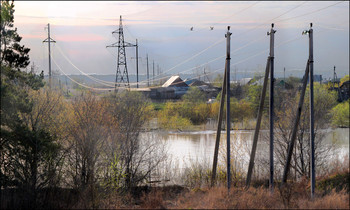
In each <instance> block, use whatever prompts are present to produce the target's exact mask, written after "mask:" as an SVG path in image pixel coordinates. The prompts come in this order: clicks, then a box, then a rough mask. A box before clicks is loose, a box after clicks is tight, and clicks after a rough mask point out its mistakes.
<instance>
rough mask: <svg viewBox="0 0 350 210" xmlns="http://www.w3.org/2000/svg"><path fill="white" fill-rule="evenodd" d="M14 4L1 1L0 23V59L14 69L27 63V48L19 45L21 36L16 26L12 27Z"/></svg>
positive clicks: (23, 66)
mask: <svg viewBox="0 0 350 210" xmlns="http://www.w3.org/2000/svg"><path fill="white" fill-rule="evenodd" d="M14 12H15V10H14V4H13V1H12V2H11V3H10V2H9V1H8V0H7V1H3V0H2V1H1V24H0V29H1V33H0V40H1V51H0V54H1V56H0V59H1V60H0V61H1V64H2V65H3V66H4V65H6V66H9V67H11V68H14V69H16V70H20V68H25V67H27V66H28V65H29V55H28V53H29V51H30V49H29V48H26V47H24V45H20V41H21V40H22V37H21V36H19V35H18V33H17V28H14V27H13V26H14V25H13V21H14V15H13V14H14Z"/></svg>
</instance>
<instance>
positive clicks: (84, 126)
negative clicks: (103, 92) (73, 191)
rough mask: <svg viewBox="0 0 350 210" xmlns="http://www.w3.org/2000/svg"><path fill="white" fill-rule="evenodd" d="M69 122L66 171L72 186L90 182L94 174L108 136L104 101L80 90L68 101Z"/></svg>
mask: <svg viewBox="0 0 350 210" xmlns="http://www.w3.org/2000/svg"><path fill="white" fill-rule="evenodd" d="M72 112H73V113H72V119H71V122H70V124H69V134H70V136H71V141H70V145H69V148H70V149H71V152H70V156H69V162H68V163H67V164H69V165H70V166H71V167H70V170H69V173H70V175H71V176H72V178H73V184H74V186H75V187H76V188H80V189H85V188H86V187H87V186H88V185H90V186H91V185H93V184H95V183H96V181H97V176H98V165H97V163H98V160H99V157H100V154H101V150H102V149H103V148H104V144H105V142H106V139H107V137H108V130H109V128H108V121H107V120H106V114H107V113H106V109H105V105H104V101H103V100H101V99H98V98H97V97H96V96H93V95H92V94H91V93H83V94H82V95H81V96H79V97H76V98H75V99H74V101H73V102H72Z"/></svg>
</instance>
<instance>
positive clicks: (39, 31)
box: [14, 1, 349, 79]
mask: <svg viewBox="0 0 350 210" xmlns="http://www.w3.org/2000/svg"><path fill="white" fill-rule="evenodd" d="M120 16H122V23H123V31H124V40H125V41H126V42H129V43H131V44H135V43H136V39H137V40H138V57H139V73H140V74H146V66H147V59H146V57H147V55H148V61H149V71H150V72H152V71H153V62H154V65H155V72H156V73H157V69H158V68H159V69H160V71H162V72H163V73H167V74H178V73H194V74H197V75H200V74H202V73H203V71H204V69H205V71H206V72H207V73H209V74H217V73H223V72H224V65H225V56H226V39H225V34H226V32H227V26H230V32H231V33H232V35H231V37H230V38H231V40H230V47H231V48H230V52H231V71H232V72H233V71H234V72H237V73H241V74H243V75H245V76H248V75H253V74H262V72H263V71H264V68H265V65H266V60H267V57H268V56H269V47H270V36H268V35H267V32H268V31H270V29H271V23H274V30H276V33H275V40H274V49H275V50H274V53H275V59H274V60H275V76H276V77H283V72H284V68H285V75H286V76H300V75H302V74H303V72H304V70H305V65H306V62H307V59H308V53H309V39H308V36H305V35H304V36H303V35H302V31H304V30H309V29H310V23H313V27H312V28H313V31H314V74H321V75H323V78H327V79H328V78H330V77H333V68H334V66H336V73H337V76H338V77H343V76H344V75H346V74H349V1H319V2H317V1H193V2H191V1H137V2H136V1H15V23H14V25H15V27H17V29H18V33H19V34H20V35H21V36H22V37H23V39H22V41H21V42H22V44H24V45H25V46H26V47H29V48H30V49H31V51H30V53H29V54H30V59H31V62H32V64H33V63H34V65H35V67H36V70H37V71H38V72H40V71H41V70H44V72H45V74H48V44H47V43H43V42H42V41H43V40H44V39H46V38H47V36H48V34H47V33H48V31H47V24H48V23H50V34H51V38H52V39H54V40H55V41H56V43H53V44H52V45H51V52H52V59H53V61H52V69H53V70H54V71H57V72H60V71H62V72H60V74H63V72H64V73H65V74H81V73H80V72H79V71H78V70H77V68H78V69H79V70H80V71H82V72H84V73H87V74H115V72H116V62H117V55H118V54H117V48H112V47H108V48H107V47H106V46H108V45H111V44H113V43H115V42H118V36H117V34H112V32H113V31H115V30H117V29H118V28H119V18H120ZM192 27H193V30H190V28H192ZM210 27H213V30H211V29H210ZM126 56H127V66H128V72H129V74H135V73H136V49H135V47H127V48H126ZM32 64H31V65H32ZM158 66H159V67H158ZM59 69H61V70H59ZM232 74H233V73H231V75H232Z"/></svg>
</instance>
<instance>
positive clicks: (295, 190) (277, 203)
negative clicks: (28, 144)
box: [75, 170, 349, 209]
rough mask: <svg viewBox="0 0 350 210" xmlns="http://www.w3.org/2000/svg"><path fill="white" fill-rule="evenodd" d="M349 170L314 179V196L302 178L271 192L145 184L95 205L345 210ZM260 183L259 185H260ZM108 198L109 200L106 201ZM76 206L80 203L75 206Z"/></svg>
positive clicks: (265, 187)
mask: <svg viewBox="0 0 350 210" xmlns="http://www.w3.org/2000/svg"><path fill="white" fill-rule="evenodd" d="M348 180H349V170H345V171H338V172H337V173H335V174H331V175H329V176H328V177H325V178H322V179H318V180H317V186H316V194H315V198H314V199H312V198H311V197H310V186H309V182H308V180H306V179H303V180H301V181H300V182H294V183H288V184H286V186H285V187H284V188H278V187H275V189H274V193H273V194H271V193H270V190H269V189H268V185H266V184H264V182H261V181H260V182H259V181H255V182H253V183H252V185H255V186H256V187H250V188H249V189H247V190H246V189H245V188H244V185H240V186H232V187H231V189H230V191H229V192H228V191H227V188H226V186H225V184H224V183H222V186H216V187H212V188H210V187H203V188H192V189H189V188H185V187H181V186H176V185H174V186H164V187H147V188H143V189H139V192H138V193H134V194H133V195H129V194H128V195H125V196H120V195H115V196H111V197H109V198H107V199H105V200H102V201H101V202H100V206H99V208H128V209H129V208H130V209H148V208H150V209H272V208H274V209H276V208H278V209H290V208H293V209H321V208H322V209H349V182H348ZM261 183H263V184H261ZM109 199H112V201H111V200H109ZM75 207H77V208H79V207H80V206H75Z"/></svg>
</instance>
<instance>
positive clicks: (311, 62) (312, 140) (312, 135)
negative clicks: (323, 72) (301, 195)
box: [309, 23, 315, 198]
mask: <svg viewBox="0 0 350 210" xmlns="http://www.w3.org/2000/svg"><path fill="white" fill-rule="evenodd" d="M313 45H314V44H313V29H312V23H310V30H309V65H310V146H311V155H310V165H311V170H310V171H311V174H310V177H311V198H314V195H315V129H314V49H313V48H314V46H313Z"/></svg>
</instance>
